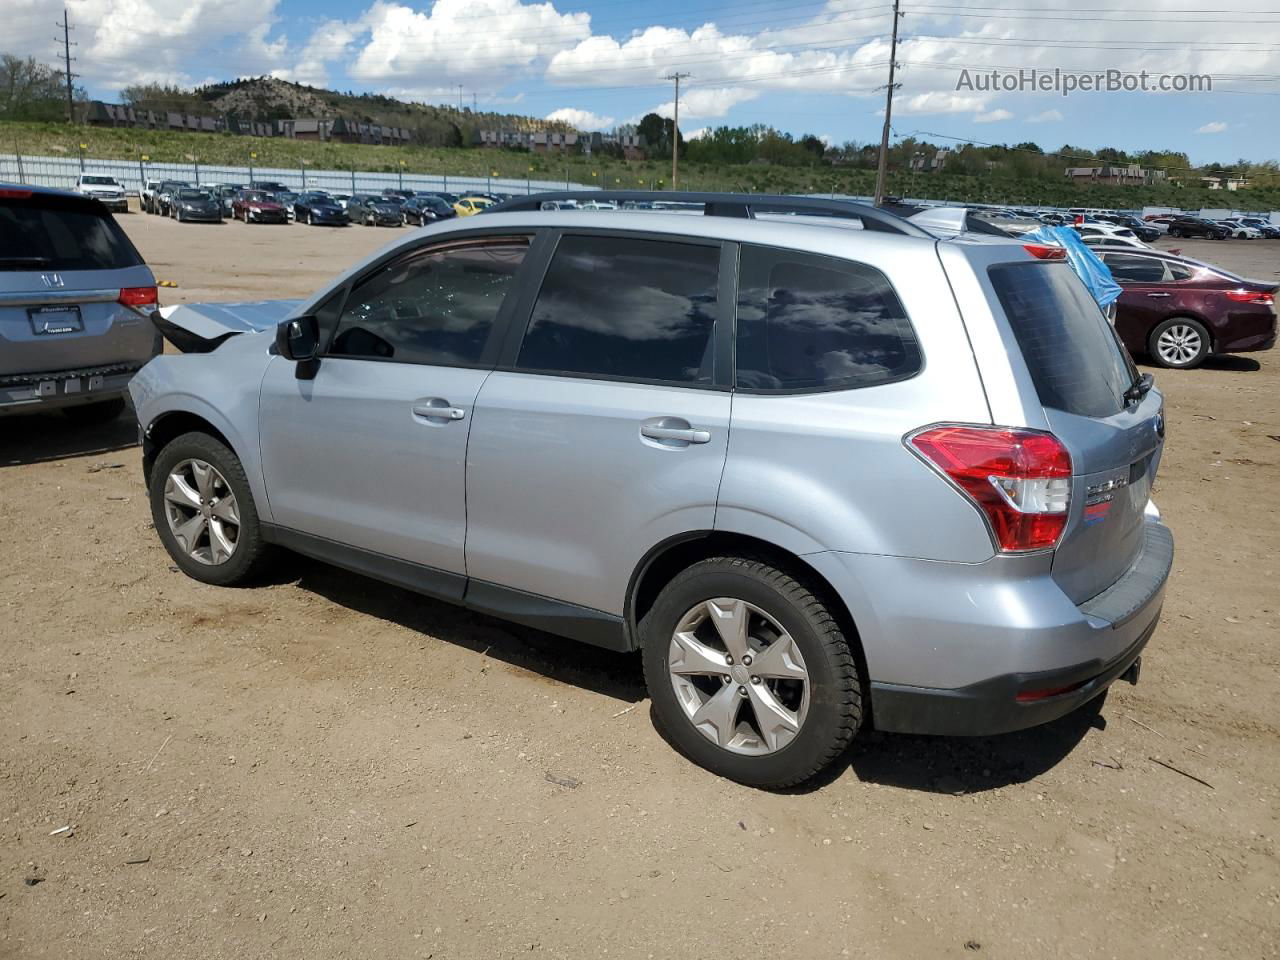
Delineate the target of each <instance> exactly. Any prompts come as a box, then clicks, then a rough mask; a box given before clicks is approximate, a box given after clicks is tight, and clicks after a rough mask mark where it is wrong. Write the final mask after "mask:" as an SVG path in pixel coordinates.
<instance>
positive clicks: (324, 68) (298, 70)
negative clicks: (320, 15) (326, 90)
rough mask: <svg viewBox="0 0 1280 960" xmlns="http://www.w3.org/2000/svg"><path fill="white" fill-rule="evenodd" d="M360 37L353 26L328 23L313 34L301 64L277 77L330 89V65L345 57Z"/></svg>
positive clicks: (277, 73)
mask: <svg viewBox="0 0 1280 960" xmlns="http://www.w3.org/2000/svg"><path fill="white" fill-rule="evenodd" d="M357 35H358V29H357V28H356V27H355V26H354V25H353V24H349V23H343V22H342V21H341V20H326V21H325V22H324V23H322V24H320V26H318V27H316V29H315V30H313V31H312V33H311V38H310V39H309V40H308V41H307V45H306V46H305V47H303V48H302V52H301V54H299V56H298V61H297V63H296V64H295V65H294V66H293V67H291V68H289V69H285V70H278V71H276V76H278V77H281V78H283V79H285V80H292V81H293V82H294V83H308V84H311V86H313V87H324V86H327V85H328V83H329V70H328V64H329V63H330V62H331V61H334V60H339V59H343V58H345V57H346V56H347V54H348V51H349V49H350V46H351V44H352V43H353V42H354V41H355V39H356V36H357Z"/></svg>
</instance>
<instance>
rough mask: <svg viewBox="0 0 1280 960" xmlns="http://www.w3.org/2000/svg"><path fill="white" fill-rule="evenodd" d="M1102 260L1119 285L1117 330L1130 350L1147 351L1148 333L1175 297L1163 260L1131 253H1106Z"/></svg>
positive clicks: (1164, 313) (1165, 312)
mask: <svg viewBox="0 0 1280 960" xmlns="http://www.w3.org/2000/svg"><path fill="white" fill-rule="evenodd" d="M1102 260H1103V262H1104V263H1105V264H1106V265H1107V269H1109V270H1110V271H1111V276H1112V277H1113V278H1114V279H1115V281H1116V283H1118V284H1120V291H1121V292H1120V299H1119V300H1118V302H1117V305H1116V333H1118V334H1120V339H1121V340H1122V341H1124V345H1125V346H1126V347H1127V348H1128V350H1129V352H1130V353H1145V352H1146V350H1147V336H1148V335H1149V334H1150V333H1151V330H1152V329H1153V328H1154V327H1155V325H1156V324H1157V323H1159V322H1160V321H1161V320H1163V319H1164V318H1165V317H1166V316H1168V315H1169V312H1170V307H1171V306H1172V305H1173V304H1174V302H1175V300H1176V298H1175V297H1174V295H1173V294H1172V293H1171V292H1170V290H1169V275H1168V272H1167V270H1166V268H1165V264H1164V261H1163V260H1161V259H1159V258H1158V257H1144V256H1140V255H1138V254H1129V253H1106V254H1103V257H1102Z"/></svg>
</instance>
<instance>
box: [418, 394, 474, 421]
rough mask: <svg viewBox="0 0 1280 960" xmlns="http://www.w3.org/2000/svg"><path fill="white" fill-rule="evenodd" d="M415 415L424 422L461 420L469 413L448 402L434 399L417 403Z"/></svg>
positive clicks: (437, 398) (438, 398)
mask: <svg viewBox="0 0 1280 960" xmlns="http://www.w3.org/2000/svg"><path fill="white" fill-rule="evenodd" d="M413 415H414V416H415V417H418V418H420V419H422V420H461V419H462V418H463V417H465V416H466V415H467V411H465V410H463V409H462V408H461V407H455V406H452V405H451V404H450V403H449V401H448V400H444V399H442V398H440V397H433V398H431V399H430V400H417V401H415V402H414V404H413Z"/></svg>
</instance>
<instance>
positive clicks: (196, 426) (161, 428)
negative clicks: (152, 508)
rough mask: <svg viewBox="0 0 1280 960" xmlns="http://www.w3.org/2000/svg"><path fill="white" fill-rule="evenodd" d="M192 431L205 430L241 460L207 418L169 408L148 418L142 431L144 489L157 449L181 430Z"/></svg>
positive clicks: (178, 435)
mask: <svg viewBox="0 0 1280 960" xmlns="http://www.w3.org/2000/svg"><path fill="white" fill-rule="evenodd" d="M193 432H198V433H207V434H209V436H211V437H213V438H214V439H216V440H217V441H218V442H219V443H221V444H223V445H225V446H226V447H227V449H229V450H230V451H231V452H232V453H234V454H235V455H236V456H237V457H239V458H240V462H241V463H243V462H244V458H243V457H241V456H240V451H238V450H237V449H236V445H235V444H234V443H232V442H231V438H230V437H228V436H227V434H226V433H225V432H224V431H222V430H220V429H218V427H217V426H215V425H214V424H213V423H211V422H210V421H209V420H208V419H206V418H205V417H203V416H201V415H200V414H198V413H194V412H192V411H190V410H169V411H166V412H165V413H162V414H160V415H159V416H158V417H156V418H155V419H154V420H152V421H151V422H150V423H149V424H148V425H147V426H146V428H145V429H144V430H143V431H142V476H143V480H144V482H145V483H146V487H147V489H148V490H150V489H151V471H152V468H153V467H154V466H155V462H156V457H157V456H159V454H160V451H161V450H163V449H164V448H165V447H166V446H168V445H169V444H170V443H172V442H173V441H174V440H176V439H177V438H178V437H180V436H182V435H183V434H184V433H193Z"/></svg>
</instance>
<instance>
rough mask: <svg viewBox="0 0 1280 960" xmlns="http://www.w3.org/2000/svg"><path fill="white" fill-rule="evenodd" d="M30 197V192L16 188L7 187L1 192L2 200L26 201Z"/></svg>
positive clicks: (0, 198) (0, 197)
mask: <svg viewBox="0 0 1280 960" xmlns="http://www.w3.org/2000/svg"><path fill="white" fill-rule="evenodd" d="M30 196H31V191H30V190H19V189H17V188H16V187H6V188H5V189H3V190H0V200H26V199H28V198H29V197H30Z"/></svg>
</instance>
